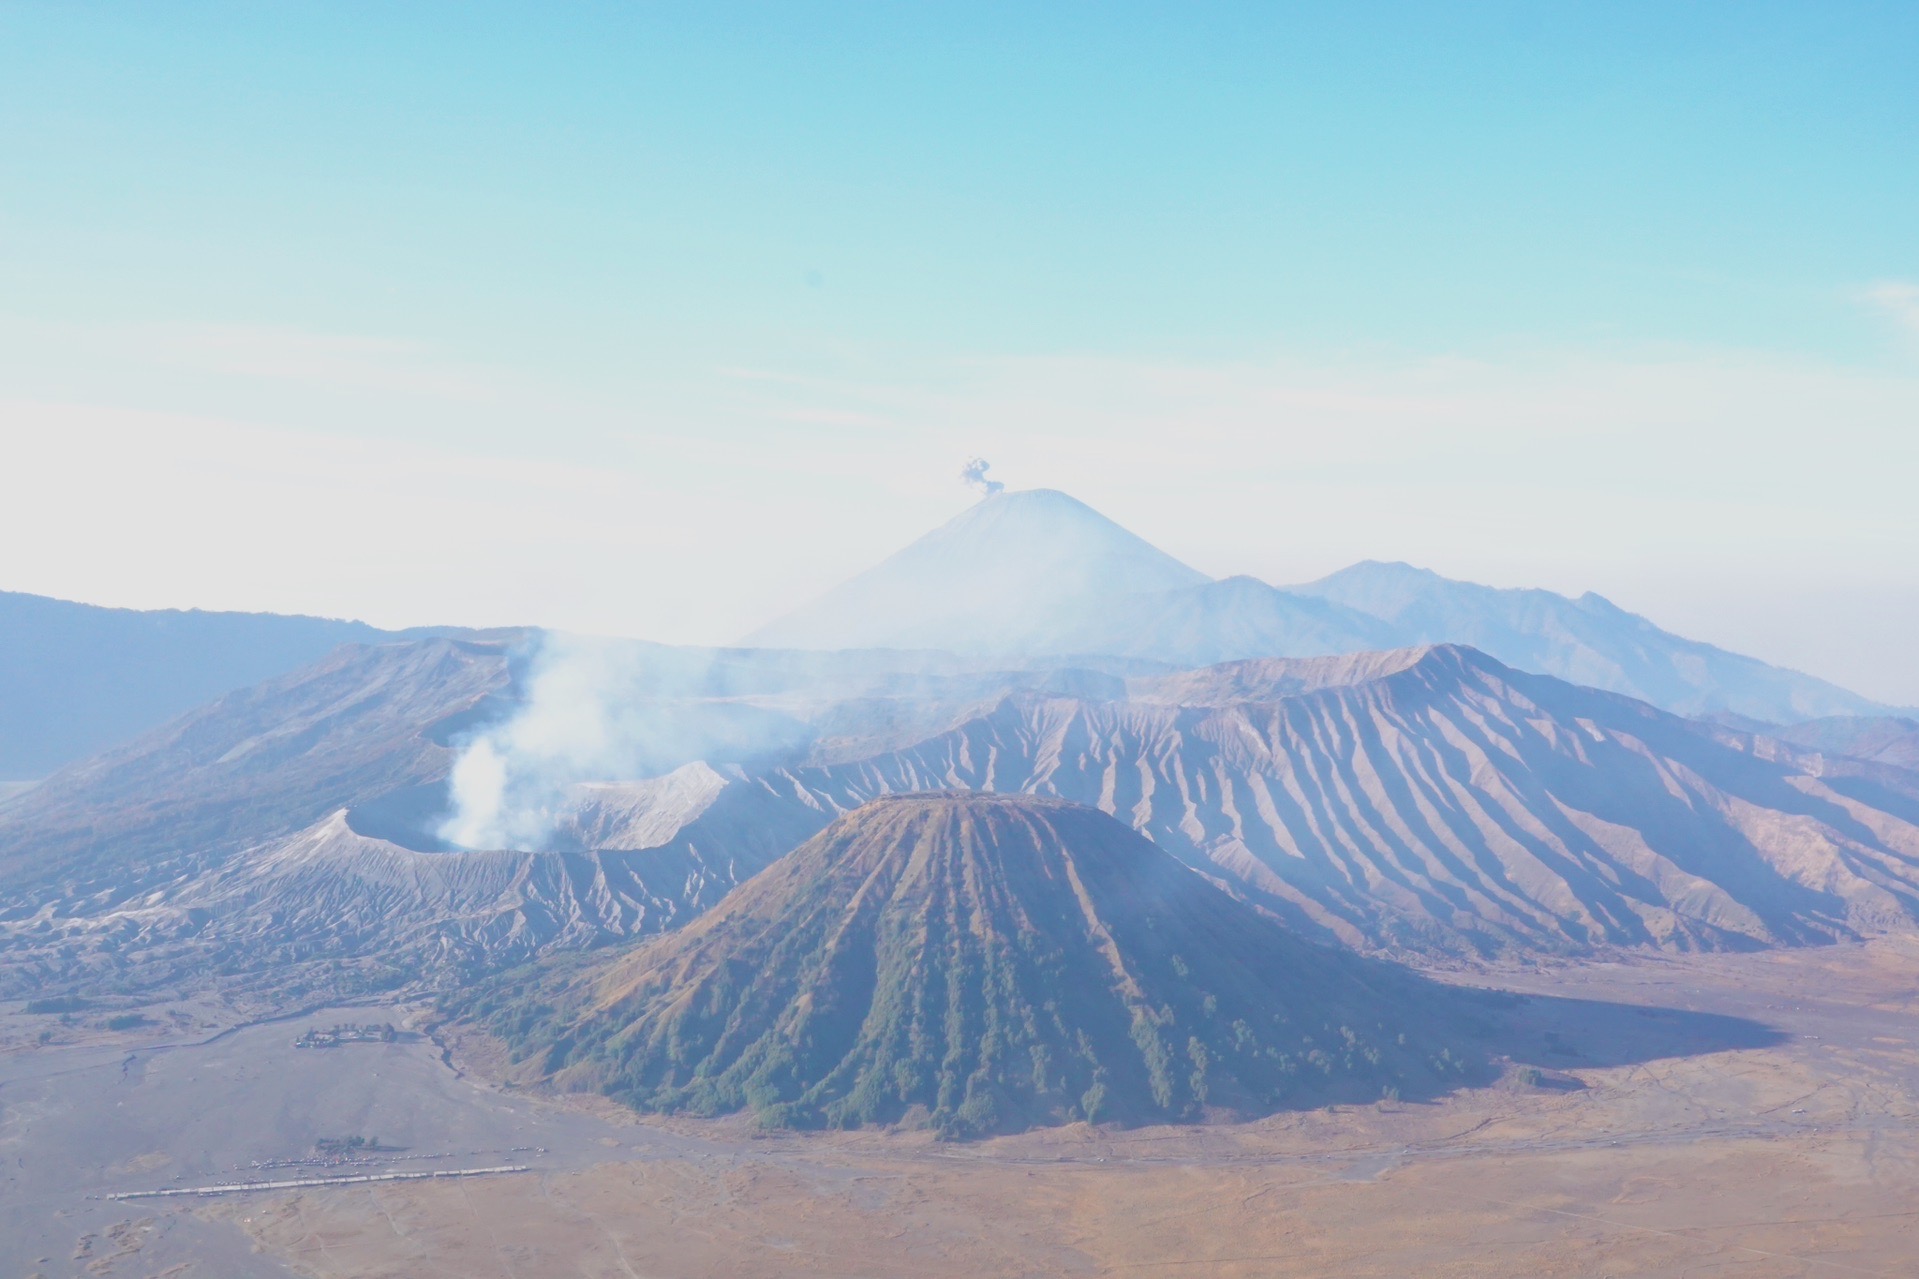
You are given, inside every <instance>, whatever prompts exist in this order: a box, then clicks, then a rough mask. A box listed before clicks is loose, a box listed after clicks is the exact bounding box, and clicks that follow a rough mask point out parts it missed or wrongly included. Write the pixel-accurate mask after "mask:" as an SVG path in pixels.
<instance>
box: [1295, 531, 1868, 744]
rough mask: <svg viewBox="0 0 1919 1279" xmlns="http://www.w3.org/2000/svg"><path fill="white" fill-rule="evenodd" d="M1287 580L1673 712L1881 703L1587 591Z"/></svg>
mask: <svg viewBox="0 0 1919 1279" xmlns="http://www.w3.org/2000/svg"><path fill="white" fill-rule="evenodd" d="M1291 589H1292V590H1293V591H1294V592H1295V593H1297V594H1300V595H1310V596H1313V597H1314V598H1317V599H1323V600H1326V601H1328V602H1330V603H1334V604H1339V605H1343V606H1344V607H1347V608H1351V609H1354V610H1357V611H1359V612H1362V613H1366V614H1368V615H1370V616H1373V617H1376V618H1378V619H1379V620H1380V621H1381V622H1382V623H1383V624H1385V625H1386V626H1388V627H1390V628H1392V629H1393V631H1394V632H1395V633H1396V635H1397V638H1398V643H1399V644H1401V645H1415V644H1470V645H1471V646H1472V647H1474V648H1477V649H1479V650H1480V651H1481V652H1484V653H1487V654H1489V655H1491V656H1493V657H1496V658H1498V659H1499V660H1500V661H1502V662H1504V663H1506V665H1508V666H1513V667H1517V668H1518V669H1520V670H1526V671H1536V672H1538V673H1539V674H1542V675H1553V676H1557V677H1558V678H1560V679H1563V680H1567V681H1569V682H1571V683H1574V684H1584V685H1586V686H1588V687H1590V688H1603V689H1606V690H1607V691H1609V692H1614V693H1625V694H1627V695H1628V696H1631V697H1636V698H1638V699H1639V700H1640V701H1643V702H1651V703H1652V704H1653V705H1655V706H1658V707H1660V708H1662V709H1664V710H1669V711H1673V712H1675V713H1677V714H1681V715H1690V716H1710V715H1714V714H1720V713H1730V714H1732V715H1739V716H1748V717H1751V718H1753V719H1757V720H1763V721H1766V722H1769V723H1772V724H1792V723H1797V722H1799V721H1801V720H1807V719H1817V718H1821V717H1826V716H1833V715H1870V714H1874V713H1879V712H1883V711H1884V710H1885V709H1886V708H1885V707H1883V706H1881V705H1880V704H1879V703H1876V702H1874V701H1872V700H1871V699H1869V698H1865V697H1861V696H1859V695H1858V694H1856V693H1852V692H1849V691H1847V690H1846V689H1843V688H1840V687H1839V686H1838V685H1836V684H1832V683H1829V682H1827V681H1825V680H1822V679H1818V678H1816V677H1814V676H1811V675H1804V674H1801V673H1800V672H1798V671H1792V670H1786V669H1784V668H1782V667H1778V666H1771V665H1768V664H1767V663H1765V662H1762V661H1759V660H1758V659H1757V658H1752V657H1744V656H1741V655H1740V654H1737V653H1731V652H1728V651H1727V650H1725V649H1723V648H1718V647H1716V646H1714V645H1712V644H1704V643H1700V642H1699V641H1697V640H1689V639H1685V638H1684V637H1682V636H1678V635H1674V634H1673V633H1672V632H1670V631H1666V630H1662V629H1660V628H1659V627H1658V626H1656V625H1654V624H1653V623H1652V622H1650V621H1648V620H1646V619H1645V618H1643V617H1641V616H1639V615H1638V614H1636V613H1629V612H1627V611H1626V610H1625V609H1623V608H1620V607H1619V606H1618V605H1617V604H1614V603H1613V602H1612V601H1611V600H1608V599H1606V598H1605V597H1604V596H1602V595H1597V594H1594V593H1593V592H1591V591H1588V592H1587V593H1586V594H1584V595H1581V596H1580V597H1578V598H1577V599H1569V598H1567V597H1566V596H1564V595H1559V594H1556V593H1555V592H1553V591H1547V590H1539V589H1502V588H1499V587H1493V586H1480V585H1478V584H1477V583H1473V582H1458V581H1454V580H1452V579H1450V578H1446V577H1441V576H1440V575H1439V574H1438V573H1435V572H1433V571H1432V570H1431V569H1423V568H1415V567H1413V566H1412V565H1410V564H1403V563H1394V564H1386V563H1380V562H1378V561H1373V560H1368V561H1364V562H1362V563H1359V564H1355V565H1353V566H1351V567H1350V568H1345V569H1341V570H1340V571H1339V572H1337V573H1334V574H1332V575H1331V576H1330V577H1324V578H1321V579H1320V580H1319V581H1317V582H1309V583H1307V584H1305V585H1303V586H1295V587H1293V588H1291Z"/></svg>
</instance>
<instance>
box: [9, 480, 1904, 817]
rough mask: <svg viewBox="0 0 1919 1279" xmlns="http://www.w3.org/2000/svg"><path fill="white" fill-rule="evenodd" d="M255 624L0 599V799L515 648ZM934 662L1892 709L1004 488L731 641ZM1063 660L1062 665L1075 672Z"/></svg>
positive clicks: (1730, 704) (1805, 681) (1654, 633)
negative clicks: (199, 715)
mask: <svg viewBox="0 0 1919 1279" xmlns="http://www.w3.org/2000/svg"><path fill="white" fill-rule="evenodd" d="M531 633H532V632H530V631H517V632H516V631H495V632H487V633H479V632H473V631H468V630H461V629H458V628H429V629H422V630H415V631H406V632H387V631H379V630H375V629H374V628H372V627H368V626H365V625H363V624H361V623H357V622H334V621H327V620H325V619H319V618H307V617H281V616H274V615H268V614H241V613H203V612H198V611H194V612H178V611H166V612H145V613H142V612H134V611H131V610H126V609H106V608H96V607H92V606H88V605H83V604H73V603H68V602H65V601H61V600H52V599H46V598H42V597H39V596H32V595H21V594H12V593H7V592H0V724H4V725H5V726H6V731H5V732H4V733H0V798H4V796H5V794H6V790H7V788H9V787H11V786H15V785H17V784H18V782H19V781H20V780H22V779H35V778H39V777H43V776H45V775H47V774H48V773H50V772H52V771H54V770H55V769H56V768H58V767H59V766H61V765H64V764H68V763H73V762H77V761H78V760H80V759H82V758H84V757H86V756H88V755H90V754H92V753H95V752H98V751H101V750H104V749H108V748H111V747H113V746H115V745H118V744H122V743H124V742H125V741H127V740H130V739H131V738H132V737H134V736H136V735H138V734H139V733H141V732H144V731H146V730H149V729H152V728H157V727H159V726H160V725H161V724H163V723H164V722H166V721H167V720H168V719H169V718H171V717H173V716H176V715H180V714H183V713H185V712H187V711H189V710H191V709H193V708H195V707H197V706H199V705H201V704H203V703H205V702H207V701H209V700H211V699H212V698H215V697H217V696H220V695H222V694H224V693H227V692H233V691H237V690H239V689H242V688H245V687H248V686H250V685H252V684H255V683H257V682H260V681H263V680H269V679H272V678H274V677H276V676H279V675H284V674H289V673H291V672H292V671H294V670H295V669H297V668H298V667H300V666H301V665H302V664H304V663H308V662H312V661H316V660H318V659H320V658H321V657H323V656H324V655H326V654H327V653H328V652H329V651H330V650H331V649H333V648H334V647H336V646H338V645H340V644H344V643H373V644H377V643H390V642H395V641H401V640H409V639H419V638H427V637H436V636H437V637H450V638H467V639H500V640H508V641H511V640H513V639H515V638H520V639H524V638H526V637H527V636H528V635H530V634H531ZM745 642H746V644H747V645H749V646H753V647H767V646H771V647H779V648H797V649H813V650H835V649H839V650H845V649H863V648H874V647H884V648H900V649H933V650H942V651H947V652H951V653H953V654H955V655H956V656H957V657H958V658H960V659H962V660H963V664H970V665H973V666H978V665H980V664H981V663H984V664H985V665H987V666H998V667H1006V666H1029V667H1060V666H1065V665H1085V664H1086V661H1087V659H1088V658H1093V659H1097V660H1096V661H1095V664H1098V663H1099V662H1101V661H1104V662H1111V661H1113V660H1117V659H1125V660H1128V661H1131V662H1133V663H1135V664H1136V666H1137V665H1143V666H1153V667H1157V668H1159V669H1172V668H1182V667H1193V666H1205V665H1211V664H1214V663H1218V662H1225V661H1234V660H1241V659H1248V658H1260V657H1310V656H1318V655H1324V654H1334V653H1355V652H1366V651H1375V650H1381V649H1390V648H1404V647H1415V646H1419V645H1426V644H1445V643H1457V644H1468V645H1471V646H1473V647H1476V648H1478V649H1480V650H1481V651H1482V652H1485V653H1487V654H1488V655H1490V656H1492V657H1495V658H1497V659H1499V660H1500V661H1502V662H1504V663H1506V664H1507V665H1509V666H1512V667H1515V668H1516V669H1519V670H1526V671H1534V672H1538V673H1541V674H1548V675H1557V676H1559V677H1560V678H1561V679H1566V680H1570V681H1572V682H1573V683H1577V684H1586V685H1589V686H1593V687H1598V688H1604V689H1608V690H1610V691H1613V692H1619V693H1625V694H1627V695H1629V696H1633V697H1637V698H1640V699H1641V700H1643V701H1648V702H1651V703H1653V704H1654V705H1656V706H1659V707H1662V708H1663V709H1666V710H1670V711H1675V712H1677V713H1680V714H1684V715H1718V716H1721V717H1726V718H1731V719H1735V720H1739V719H1743V720H1746V721H1754V722H1756V723H1760V724H1764V725H1791V724H1797V723H1800V722H1802V721H1805V720H1809V719H1814V718H1832V717H1845V718H1862V717H1863V718H1868V719H1870V718H1874V717H1879V716H1883V715H1885V714H1887V713H1888V710H1889V708H1887V707H1884V706H1880V705H1878V704H1877V703H1874V702H1872V701H1871V700H1870V699H1867V698H1864V697H1860V696H1858V695H1857V694H1854V693H1850V692H1848V691H1846V690H1844V689H1841V688H1838V687H1835V686H1834V685H1832V684H1829V683H1826V682H1824V681H1822V680H1817V679H1813V678H1811V677H1809V676H1805V675H1801V674H1799V673H1797V672H1794V671H1788V670H1782V669H1780V668H1777V667H1772V666H1768V665H1766V664H1765V663H1763V662H1760V661H1756V660H1754V659H1752V658H1748V657H1741V656H1739V655H1738V654H1735V653H1729V652H1726V651H1725V650H1723V649H1719V648H1715V647H1713V646H1712V645H1709V644H1700V643H1697V642H1694V641H1691V640H1687V639H1684V638H1682V637H1680V636H1677V635H1674V634H1672V633H1670V632H1668V631H1664V630H1661V629H1660V628H1659V627H1657V626H1655V625H1653V623H1651V622H1649V621H1647V620H1646V619H1645V618H1642V617H1637V616H1635V615H1633V614H1631V613H1628V612H1625V611H1624V610H1622V609H1619V608H1617V607H1615V606H1614V605H1613V604H1611V603H1610V602H1608V601H1606V600H1605V599H1603V598H1601V597H1599V596H1597V595H1592V594H1587V595H1582V596H1580V597H1579V598H1577V599H1571V598H1568V597H1566V596H1562V595H1556V594H1554V593H1552V592H1550V591H1540V590H1498V589H1494V588H1492V587H1486V586H1477V585H1474V584H1472V583H1468V582H1457V581H1451V580H1449V579H1447V578H1444V577H1441V576H1439V575H1438V574H1436V573H1433V572H1430V571H1429V570H1426V569H1419V568H1414V567H1412V566H1410V565H1407V564H1382V563H1372V562H1367V563H1361V564H1355V565H1353V566H1351V567H1350V568H1346V569H1343V570H1341V571H1340V572H1337V573H1334V574H1333V575H1332V576H1330V577H1327V578H1324V579H1322V580H1321V581H1318V582H1313V583H1308V584H1306V585H1303V586H1293V587H1285V588H1281V587H1274V586H1270V585H1268V584H1266V583H1264V582H1260V581H1257V580H1255V579H1253V578H1250V577H1230V578H1226V579H1223V580H1218V581H1215V580H1212V579H1210V578H1208V577H1207V576H1206V575H1205V574H1203V573H1201V572H1199V571H1198V570H1196V569H1193V568H1190V567H1188V566H1187V565H1185V564H1182V563H1180V562H1179V561H1178V560H1176V559H1174V558H1172V557H1171V556H1169V555H1167V554H1165V553H1164V552H1162V551H1160V550H1158V549H1157V548H1155V547H1153V546H1152V545H1150V544H1149V543H1147V542H1145V541H1143V540H1141V539H1140V538H1138V537H1136V536H1134V535H1133V534H1132V533H1130V532H1128V531H1126V530H1125V529H1123V528H1121V527H1120V526H1118V525H1117V524H1114V523H1113V522H1112V521H1110V520H1108V519H1106V518H1105V517H1104V516H1102V515H1100V514H1099V513H1098V512H1096V511H1094V510H1092V509H1091V508H1089V507H1087V506H1085V505H1084V504H1082V503H1080V502H1078V501H1075V500H1074V499H1073V498H1071V497H1068V496H1067V495H1065V494H1063V493H1057V492H1052V491H1049V490H1034V491H1029V492H1009V493H1001V494H998V495H996V496H994V497H991V498H988V499H987V500H985V501H982V502H980V503H979V504H978V505H976V506H974V507H972V508H970V509H968V510H967V511H965V512H963V513H962V514H961V515H959V516H958V517H956V518H955V519H953V520H951V521H949V522H948V523H947V524H945V525H944V526H942V527H941V528H939V529H936V530H934V531H933V532H931V533H929V534H927V535H926V536H925V537H923V538H921V539H920V540H919V541H918V542H915V543H914V544H913V545H911V546H909V547H907V548H906V549H905V550H903V551H901V552H899V553H898V554H897V555H895V556H893V557H891V558H890V559H888V560H886V561H885V562H883V563H881V564H879V565H877V566H876V567H874V568H873V569H871V570H869V571H867V572H865V573H862V574H860V575H858V576H857V577H855V578H853V579H852V580H851V581H848V582H847V583H845V584H844V585H842V586H840V587H838V588H836V589H834V590H832V591H830V592H828V593H827V594H826V595H825V596H823V597H822V598H821V599H819V600H818V601H816V602H814V603H813V604H810V605H808V606H806V607H804V608H802V609H800V610H798V611H797V612H795V613H793V614H791V615H790V616H788V617H785V618H782V619H780V620H777V621H774V622H772V623H769V624H768V625H767V626H765V627H763V628H761V629H760V630H759V631H757V632H756V633H755V634H754V635H752V636H749V637H748V638H747V640H746V641H745ZM1073 655H1078V656H1077V657H1075V656H1073Z"/></svg>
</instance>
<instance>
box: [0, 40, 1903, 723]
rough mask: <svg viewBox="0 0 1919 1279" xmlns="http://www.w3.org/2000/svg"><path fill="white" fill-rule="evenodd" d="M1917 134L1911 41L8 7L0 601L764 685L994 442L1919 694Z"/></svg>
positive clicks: (1111, 488) (1155, 500)
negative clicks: (658, 652)
mask: <svg viewBox="0 0 1919 1279" xmlns="http://www.w3.org/2000/svg"><path fill="white" fill-rule="evenodd" d="M556 9H561V10H563V11H562V12H559V13H555V12H553V11H554V10H556ZM1915 121H1919V6H1914V5H1912V4H1910V3H1898V4H1884V5H1848V4H1841V3H1827V4H1818V5H1812V4H1804V3H1800V4H1793V5H1766V4H1757V3H1739V4H1725V5H1713V4H1688V5H1672V4H1647V5H1634V4H1624V3H1617V2H1614V3H1606V4H1594V5H1585V6H1582V5H1570V4H1562V5H1550V6H1548V5H1540V4H1536V3H1531V4H1512V5H1457V4H1444V5H1442V4H1424V5H1314V6H1310V7H1309V6H1286V5H1279V4H1258V5H1172V4H1167V5H1157V6H1139V5H1114V4H1102V5H1092V4H1083V5H1082V4H1057V5H1034V4H1030V3H1028V4H1021V5H1008V6H1004V7H995V6H990V5H983V4H969V5H964V6H959V5H954V6H935V5H922V4H898V5H878V4H873V5H805V4H794V3H785V4H780V5H777V6H775V5H768V6H764V7H758V6H741V5H724V4H710V3H709V4H702V5H698V6H691V5H689V6H683V7H682V6H665V5H638V4H621V5H607V6H590V5H567V6H547V5H537V6H536V5H519V6H513V7H503V6H486V5H473V4H462V5H457V6H456V5H445V6H439V5H432V4H425V3H409V4H405V5H391V4H369V5H364V6H355V5H348V4H340V3H330V4H325V5H319V4H314V5H301V4H288V3H282V4H258V3H249V4H245V5H237V4H236V5H231V6H223V5H217V4H193V5H168V6H161V5H132V4H127V5H105V4H88V5H79V4H72V3H61V4H46V5H42V4H31V3H18V2H16V3H10V4H7V5H4V6H0V433H3V437H0V446H3V451H0V589H14V590H28V591H36V592H41V593H45V594H51V595H59V596H65V597H68V598H79V599H85V600H90V601H96V602H101V603H111V604H126V605H135V606H143V607H152V606H169V605H180V606H188V605H200V606H206V607H225V608H262V609H276V610H287V611H294V610H297V611H304V612H317V613H326V614H336V615H351V616H359V617H365V618H367V619H368V620H371V621H375V622H379V623H385V624H407V623H423V622H471V623H492V622H541V623H546V624H550V625H557V626H567V627H574V628H579V629H588V630H595V631H602V632H613V633H626V634H637V635H645V636H649V637H653V638H660V639H669V640H726V639H730V638H733V637H735V636H737V635H738V634H740V633H742V632H744V631H746V630H748V629H750V628H751V627H752V626H753V625H755V624H757V623H758V622H760V621H762V620H764V619H765V618H766V617H768V616H770V615H772V614H773V613H776V612H778V611H780V610H781V609H782V608H784V607H785V606H788V605H791V604H793V603H796V602H798V601H799V600H800V599H802V598H804V597H806V596H808V595H809V594H811V593H813V592H814V591H816V590H818V589H820V588H822V587H824V586H826V585H829V584H831V583H832V582H833V581H836V580H838V579H840V578H843V577H845V576H847V575H848V574H850V573H851V572H853V571H856V570H857V569H859V568H861V567H863V566H865V564H867V563H868V562H870V561H871V560H873V559H875V558H877V557H878V556H879V555H880V554H882V553H884V552H887V551H890V550H891V549H893V548H895V547H896V546H897V545H899V544H900V543H902V542H904V541H906V540H908V539H909V538H911V537H912V536H914V535H916V534H917V533H919V532H921V531H923V530H924V529H925V528H927V527H929V526H931V525H933V524H935V523H938V522H940V521H941V520H943V519H945V518H947V517H948V516H950V515H952V514H953V513H955V512H956V511H958V510H959V509H961V508H962V507H963V506H964V505H965V504H966V503H967V502H968V501H970V500H971V496H970V495H969V493H968V492H967V491H966V490H965V489H964V488H962V487H961V485H960V484H959V482H958V480H957V478H956V474H957V471H958V469H959V467H960V465H961V463H962V462H964V461H965V459H966V458H967V457H968V456H970V455H972V454H975V453H978V454H982V455H984V456H986V457H988V458H990V459H991V460H992V462H993V464H994V474H995V475H996V476H998V477H999V478H1001V479H1003V480H1005V481H1006V482H1008V483H1009V484H1011V485H1013V486H1015V487H1028V486H1039V485H1046V486H1051V487H1057V488H1063V489H1066V490H1068V491H1070V492H1073V493H1074V494H1076V495H1077V496H1079V497H1081V498H1083V499H1085V500H1087V501H1089V502H1091V503H1093V504H1094V505H1095V506H1098V507H1100V508H1101V509H1103V510H1105V511H1106V512H1107V513H1108V514H1110V515H1112V516H1114V517H1115V518H1116V519H1119V520H1120V521H1121V522H1122V523H1125V524H1127V525H1128V526H1129V527H1132V528H1134V529H1135V530H1136V531H1138V532H1139V533H1141V534H1142V535H1144V536H1146V537H1148V538H1149V539H1151V540H1153V541H1154V542H1156V543H1158V544H1160V545H1161V546H1163V547H1165V548H1166V549H1167V550H1169V551H1171V552H1173V553H1174V554H1177V555H1179V556H1180V557H1182V558H1184V559H1186V560H1187V561H1188V562H1190V563H1192V564H1193V565H1195V566H1196V567H1198V568H1201V569H1204V570H1206V571H1209V572H1213V573H1221V574H1223V573H1228V572H1249V573H1254V574H1257V575H1259V576H1262V577H1265V578H1268V579H1270V580H1274V581H1278V582H1282V583H1283V582H1286V581H1296V580H1302V579H1306V578H1311V577H1315V576H1319V575H1321V574H1323V573H1325V572H1328V571H1331V570H1332V569H1335V568H1338V567H1340V566H1341V565H1343V564H1345V563H1348V562H1350V561H1352V560H1354V559H1359V558H1363V557H1372V558H1388V559H1406V560H1411V561H1414V562H1416V563H1420V564H1425V565H1429V566H1431V567H1434V568H1437V569H1439V570H1441V571H1442V572H1446V573H1449V574H1452V575H1454V576H1461V577H1469V578H1474V579H1477V580H1482V581H1490V582H1494V583H1497V584H1500V585H1544V586H1550V587H1553V588H1555V589H1560V590H1566V591H1570V592H1574V593H1577V592H1579V591H1583V590H1587V589H1592V590H1598V591H1600V592H1601V593H1603V594H1605V595H1608V596H1609V597H1611V598H1613V599H1614V600H1615V601H1617V602H1618V603H1620V604H1622V605H1624V606H1626V607H1629V608H1633V609H1636V610H1638V611H1641V612H1645V613H1648V614H1649V615H1651V616H1652V617H1653V618H1654V619H1655V620H1656V621H1659V622H1660V623H1662V624H1664V625H1667V626H1670V627H1672V628H1674V629H1677V630H1680V631H1682V632H1685V633H1688V634H1692V635H1695V636H1698V637H1700V638H1704V639H1710V640H1713V641H1715V642H1719V643H1723V644H1726V645H1728V646H1731V647H1734V648H1738V649H1741V650H1744V651H1748V652H1752V653H1755V654H1757V655H1759V656H1762V657H1765V658H1768V659H1770V660H1775V661H1782V662H1786V663H1788V664H1792V665H1796V666H1799V667H1802V668H1804V669H1808V670H1811V671H1814V672H1816V673H1818V674H1821V675H1824V676H1827V677H1829V678H1833V679H1837V680H1839V681H1841V682H1842V683H1846V684H1849V685H1851V686H1853V687H1856V688H1858V689H1860V690H1861V691H1864V692H1867V693H1873V694H1877V695H1879V696H1882V697H1887V698H1895V699H1899V700H1903V701H1907V702H1915V703H1919V662H1915V661H1914V659H1913V658H1912V656H1911V654H1912V652H1913V640H1912V637H1913V635H1914V634H1915V633H1919V502H1915V501H1914V495H1913V488H1914V480H1915V478H1919V128H1915V125H1914V122H1915Z"/></svg>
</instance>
